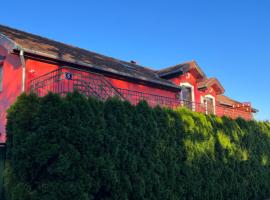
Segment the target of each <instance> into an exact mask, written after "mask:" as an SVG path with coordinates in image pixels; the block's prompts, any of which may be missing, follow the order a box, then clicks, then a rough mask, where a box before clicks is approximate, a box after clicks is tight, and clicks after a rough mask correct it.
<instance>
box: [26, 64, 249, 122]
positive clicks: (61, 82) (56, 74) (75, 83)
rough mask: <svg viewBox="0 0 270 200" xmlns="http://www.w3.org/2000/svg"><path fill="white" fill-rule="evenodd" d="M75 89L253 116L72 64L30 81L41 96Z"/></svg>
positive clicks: (87, 93) (95, 94) (134, 101)
mask: <svg viewBox="0 0 270 200" xmlns="http://www.w3.org/2000/svg"><path fill="white" fill-rule="evenodd" d="M75 90H76V91H78V92H80V93H81V94H84V95H85V96H87V97H88V96H93V97H96V98H98V99H100V100H106V99H107V98H109V97H118V98H119V99H120V100H127V101H129V102H130V103H131V104H133V105H136V104H137V103H139V102H140V101H147V102H148V104H149V105H150V106H151V107H154V106H157V105H159V106H161V107H168V108H172V109H173V108H176V107H179V106H180V107H187V108H189V109H191V110H193V111H196V112H201V113H206V114H216V115H218V116H223V115H225V116H228V117H231V118H237V117H242V118H245V119H248V120H250V119H252V114H251V111H245V110H241V109H237V108H232V107H226V106H221V105H217V106H215V108H214V107H213V106H211V107H209V106H207V105H206V104H202V103H196V102H188V101H184V100H180V99H177V98H170V97H165V96H160V95H156V94H150V93H144V92H139V91H134V90H128V89H123V88H116V87H114V86H113V85H112V84H111V83H110V82H109V80H108V79H107V78H106V77H105V76H103V75H100V74H95V73H92V72H91V73H89V72H87V71H82V70H78V69H73V68H68V67H64V68H60V69H58V70H55V71H52V72H50V73H48V74H45V75H43V76H40V77H38V78H36V79H33V80H31V82H30V91H32V92H34V93H36V94H37V95H39V96H44V95H46V94H47V93H48V92H53V93H57V94H60V95H65V94H67V93H69V92H73V91H75Z"/></svg>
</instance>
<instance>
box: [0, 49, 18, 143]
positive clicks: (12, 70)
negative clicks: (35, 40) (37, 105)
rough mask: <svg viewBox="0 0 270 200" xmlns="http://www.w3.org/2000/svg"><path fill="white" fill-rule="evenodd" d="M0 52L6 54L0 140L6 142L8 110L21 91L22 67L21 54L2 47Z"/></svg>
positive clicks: (0, 99)
mask: <svg viewBox="0 0 270 200" xmlns="http://www.w3.org/2000/svg"><path fill="white" fill-rule="evenodd" d="M0 54H1V55H4V56H6V59H5V61H4V65H3V77H4V78H3V90H2V92H0V133H1V135H0V142H5V140H6V135H5V125H6V110H7V109H8V108H9V106H10V105H11V104H12V103H14V101H15V100H16V97H17V96H18V95H20V93H21V90H22V68H21V62H20V58H19V56H16V55H12V54H7V51H6V50H5V49H3V48H2V47H0Z"/></svg>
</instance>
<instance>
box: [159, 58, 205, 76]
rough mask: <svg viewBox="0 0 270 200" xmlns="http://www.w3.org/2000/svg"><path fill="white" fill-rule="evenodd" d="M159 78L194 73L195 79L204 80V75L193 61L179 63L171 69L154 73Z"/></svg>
mask: <svg viewBox="0 0 270 200" xmlns="http://www.w3.org/2000/svg"><path fill="white" fill-rule="evenodd" d="M156 72H157V73H158V74H159V76H160V77H166V76H170V75H174V74H175V75H178V74H179V73H187V72H195V73H196V74H197V76H198V77H197V78H204V77H206V75H205V74H204V72H203V71H202V69H201V68H200V66H199V65H198V64H197V62H196V61H195V60H192V61H188V62H185V63H181V64H178V65H175V66H172V67H167V68H164V69H161V70H157V71H156Z"/></svg>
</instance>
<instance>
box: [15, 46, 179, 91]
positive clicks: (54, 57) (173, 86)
mask: <svg viewBox="0 0 270 200" xmlns="http://www.w3.org/2000/svg"><path fill="white" fill-rule="evenodd" d="M17 50H23V51H24V52H26V53H29V54H33V55H37V56H42V57H47V58H50V59H55V60H59V61H62V62H67V63H71V64H75V65H80V66H83V67H89V68H92V69H96V70H100V71H104V72H108V73H112V74H116V75H121V76H124V77H127V78H131V79H136V78H134V77H133V76H131V75H129V74H126V73H124V72H119V71H117V70H113V69H110V70H108V69H104V68H102V67H99V66H97V65H92V64H90V63H85V62H81V61H79V60H76V62H73V61H71V60H68V59H62V58H59V57H58V56H54V55H51V54H47V53H44V52H40V51H34V50H31V49H27V48H21V47H19V48H18V49H17ZM137 79H138V80H141V81H144V82H148V83H153V84H157V85H162V86H165V87H169V88H173V89H177V90H181V87H179V86H177V85H174V84H173V83H172V84H169V83H168V84H166V83H163V82H159V81H154V80H152V81H149V80H147V79H146V78H143V77H141V78H137Z"/></svg>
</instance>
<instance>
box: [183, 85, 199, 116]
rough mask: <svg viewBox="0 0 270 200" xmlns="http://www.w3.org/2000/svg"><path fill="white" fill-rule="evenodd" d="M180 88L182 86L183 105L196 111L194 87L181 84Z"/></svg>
mask: <svg viewBox="0 0 270 200" xmlns="http://www.w3.org/2000/svg"><path fill="white" fill-rule="evenodd" d="M180 86H182V90H181V100H182V105H183V106H185V107H187V108H189V109H191V110H193V111H194V110H195V104H194V101H195V98H194V86H193V85H191V84H190V83H186V82H185V83H181V84H180Z"/></svg>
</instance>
